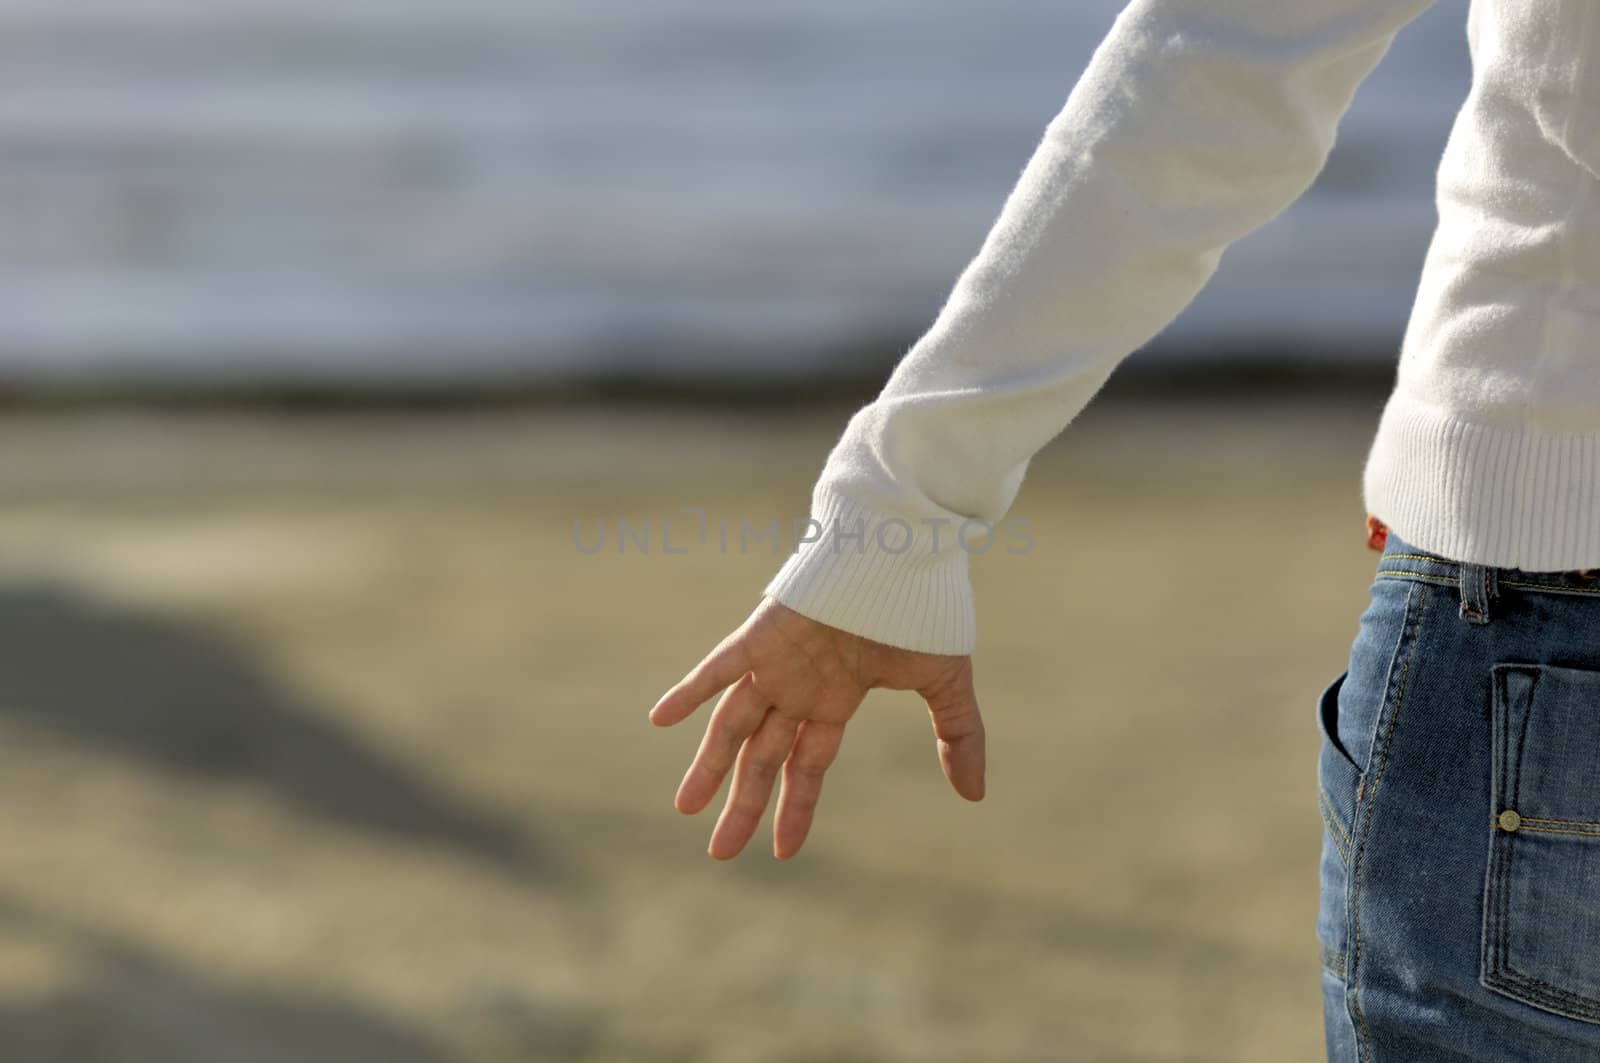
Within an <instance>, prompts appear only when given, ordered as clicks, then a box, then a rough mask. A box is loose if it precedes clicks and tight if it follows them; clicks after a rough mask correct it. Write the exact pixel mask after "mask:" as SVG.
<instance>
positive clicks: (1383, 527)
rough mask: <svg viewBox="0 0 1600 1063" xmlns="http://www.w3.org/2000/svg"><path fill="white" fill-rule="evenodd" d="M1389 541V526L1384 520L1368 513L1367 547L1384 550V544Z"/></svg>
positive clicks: (1379, 550) (1380, 551)
mask: <svg viewBox="0 0 1600 1063" xmlns="http://www.w3.org/2000/svg"><path fill="white" fill-rule="evenodd" d="M1388 541H1389V526H1388V525H1387V524H1385V523H1384V522H1383V521H1381V520H1379V519H1378V518H1377V517H1374V516H1373V515H1372V514H1371V513H1368V514H1367V549H1368V550H1377V551H1378V552H1379V553H1382V552H1383V544H1384V543H1386V542H1388Z"/></svg>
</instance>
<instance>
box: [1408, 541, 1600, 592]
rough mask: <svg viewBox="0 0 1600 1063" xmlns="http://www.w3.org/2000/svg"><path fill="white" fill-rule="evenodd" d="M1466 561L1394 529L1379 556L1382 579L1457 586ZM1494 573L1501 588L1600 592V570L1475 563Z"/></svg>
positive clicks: (1480, 567)
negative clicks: (1413, 541) (1415, 541)
mask: <svg viewBox="0 0 1600 1063" xmlns="http://www.w3.org/2000/svg"><path fill="white" fill-rule="evenodd" d="M1464 567H1468V566H1465V565H1463V563H1461V562H1458V561H1452V560H1450V559H1449V558H1445V557H1440V556H1438V555H1437V554H1431V553H1429V552H1428V551H1426V550H1419V549H1417V548H1416V547H1414V546H1412V545H1411V544H1409V543H1407V542H1404V541H1403V540H1401V538H1400V537H1399V536H1398V535H1396V534H1395V533H1394V531H1393V530H1392V529H1391V530H1390V531H1389V533H1388V537H1387V539H1386V541H1385V542H1384V544H1383V554H1382V556H1380V557H1379V558H1378V573H1377V574H1378V578H1380V579H1415V580H1422V581H1424V582H1427V583H1439V584H1448V585H1451V586H1454V585H1456V584H1458V583H1459V582H1460V580H1461V570H1462V568H1464ZM1471 567H1474V568H1478V569H1485V570H1487V571H1489V572H1492V573H1493V579H1494V582H1495V583H1496V584H1497V585H1498V586H1500V587H1509V588H1516V589H1520V590H1533V591H1548V592H1551V593H1554V594H1581V595H1600V569H1586V570H1583V571H1569V572H1528V571H1526V570H1524V569H1520V568H1500V567H1495V566H1492V565H1488V566H1471Z"/></svg>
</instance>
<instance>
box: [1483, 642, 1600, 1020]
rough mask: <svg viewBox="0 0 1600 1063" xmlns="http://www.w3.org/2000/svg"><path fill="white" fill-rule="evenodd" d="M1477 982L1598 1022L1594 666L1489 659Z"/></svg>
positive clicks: (1599, 831)
mask: <svg viewBox="0 0 1600 1063" xmlns="http://www.w3.org/2000/svg"><path fill="white" fill-rule="evenodd" d="M1490 675H1491V685H1492V689H1493V703H1494V711H1493V727H1494V734H1493V758H1494V759H1493V773H1494V774H1493V780H1492V784H1491V788H1492V793H1493V808H1492V809H1491V810H1490V814H1489V823H1488V828H1489V831H1490V843H1489V870H1488V875H1487V878H1486V880H1485V884H1484V899H1483V942H1482V979H1481V980H1482V982H1483V984H1484V985H1485V986H1486V987H1488V988H1489V989H1492V990H1494V991H1496V992H1498V993H1501V994H1503V995H1505V996H1508V997H1512V998H1513V999H1516V1000H1520V1001H1522V1002H1523V1003H1525V1004H1531V1005H1533V1006H1534V1007H1536V1008H1541V1009H1543V1010H1545V1011H1551V1012H1555V1013H1557V1014H1559V1015H1565V1016H1567V1017H1568V1018H1573V1019H1579V1020H1582V1021H1584V1022H1596V1023H1600V671H1591V670H1587V669H1579V668H1557V667H1554V666H1551V665H1533V664H1497V665H1495V666H1494V667H1493V668H1492V669H1491V670H1490Z"/></svg>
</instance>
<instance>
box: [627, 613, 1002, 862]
mask: <svg viewBox="0 0 1600 1063" xmlns="http://www.w3.org/2000/svg"><path fill="white" fill-rule="evenodd" d="M874 687H885V688H888V689H890V690H915V691H916V692H917V693H918V694H920V695H922V698H923V700H924V701H926V702H927V703H928V711H929V713H930V714H931V715H932V717H933V733H934V736H935V738H936V739H937V742H938V749H939V761H940V763H941V764H943V766H944V773H945V777H946V778H948V779H949V780H950V785H951V786H953V787H955V790H956V793H958V794H960V795H961V796H962V797H965V798H967V799H968V800H969V801H978V800H981V799H982V798H983V744H984V740H983V719H982V717H981V716H980V715H979V714H978V700H977V696H976V694H975V693H974V691H973V687H972V658H971V657H952V656H945V655H941V654H933V653H917V652H914V651H912V650H903V649H899V648H897V647H894V646H887V645H884V644H883V643H881V642H873V641H872V640H870V639H865V638H862V637H860V636H859V635H852V634H850V633H849V632H845V631H840V630H839V629H838V628H833V627H829V626H828V625H826V624H821V623H818V622H817V621H815V620H812V619H810V618H809V617H805V616H802V615H800V614H799V613H797V612H795V611H794V610H792V609H790V608H788V607H786V606H784V605H782V604H780V603H778V602H776V601H774V600H772V599H770V598H769V599H764V600H763V601H762V603H761V604H760V605H759V606H757V607H756V610H755V612H753V613H751V614H750V618H749V619H748V620H746V621H745V622H744V623H743V624H742V625H741V626H740V627H739V629H738V630H736V631H734V632H733V633H732V634H731V635H729V636H728V637H727V638H725V639H723V640H722V642H721V643H720V644H718V646H717V648H716V649H714V650H712V651H711V653H710V654H709V655H707V657H706V658H705V660H703V661H701V662H700V663H699V664H698V665H696V666H695V668H694V670H693V671H691V672H690V673H689V674H688V675H687V676H685V677H684V678H683V679H682V680H680V681H679V683H678V684H677V685H676V686H674V687H673V688H672V689H671V690H669V691H667V693H666V694H665V695H663V696H662V698H661V700H660V701H658V702H656V706H655V708H653V709H651V710H650V722H651V723H653V724H656V725H657V726H659V727H667V726H670V725H672V724H675V723H679V722H681V721H683V720H686V719H688V718H689V716H690V715H692V714H693V713H694V711H695V709H697V708H699V707H700V706H701V705H702V704H704V703H705V702H706V701H707V700H708V699H709V698H710V697H711V695H713V694H715V693H716V692H717V691H719V690H724V691H725V692H724V693H723V695H722V698H721V699H720V700H719V701H718V702H717V707H716V709H714V710H713V711H712V713H711V719H710V720H709V721H708V722H707V724H706V733H705V737H704V738H703V739H701V742H700V751H699V752H698V753H697V754H695V758H694V763H692V764H690V765H689V770H688V772H687V773H686V774H685V775H684V777H683V782H682V783H681V784H680V785H679V786H678V796H677V799H676V801H675V802H674V803H675V804H676V805H677V808H678V811H680V812H684V813H690V814H693V813H695V812H699V811H700V810H701V809H703V808H705V807H706V806H707V805H708V804H710V803H711V799H712V798H714V797H716V795H717V791H718V790H719V789H721V788H722V780H723V778H724V777H725V776H726V775H727V774H728V772H729V770H730V769H731V770H732V771H733V786H732V788H731V789H730V790H729V792H728V800H727V802H726V804H724V805H723V808H722V815H721V817H720V818H719V819H718V820H717V825H716V828H715V829H714V830H713V831H712V833H711V845H710V848H709V852H710V853H711V855H712V856H714V857H716V858H717V859H719V860H727V859H729V858H731V857H734V856H737V855H738V854H739V851H740V850H742V849H743V848H744V847H745V844H746V843H747V842H749V840H750V838H751V836H752V835H754V834H755V831H756V827H757V826H758V825H759V824H760V822H761V815H762V813H763V812H765V811H766V808H767V801H768V800H769V799H770V798H771V796H772V785H773V783H774V782H776V781H777V778H778V771H779V769H780V768H781V769H782V770H783V786H782V789H781V791H780V792H779V795H778V814H777V819H776V820H775V821H774V823H773V828H772V852H773V855H774V856H776V857H778V858H779V859H780V860H783V859H787V858H789V857H791V856H793V855H794V854H795V853H796V852H797V851H798V850H799V849H800V846H801V844H802V843H803V842H804V841H805V839H806V834H807V832H809V831H810V830H811V818H812V814H813V813H814V812H815V810H816V807H817V798H818V796H819V795H820V794H821V792H822V777H823V775H824V774H825V773H826V772H827V770H828V766H829V765H830V764H832V763H833V758H834V756H835V755H836V754H837V753H838V752H839V742H840V740H841V739H843V737H844V725H845V724H846V723H848V722H849V720H850V717H851V716H853V715H855V711H856V708H857V707H858V706H860V704H861V699H862V698H864V697H865V696H866V693H867V691H869V690H871V689H872V688H874Z"/></svg>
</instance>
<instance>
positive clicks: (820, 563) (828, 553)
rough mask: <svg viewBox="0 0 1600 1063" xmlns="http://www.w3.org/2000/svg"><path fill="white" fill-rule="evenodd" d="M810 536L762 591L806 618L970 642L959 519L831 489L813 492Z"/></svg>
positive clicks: (927, 643) (932, 641) (900, 642)
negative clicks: (877, 504)
mask: <svg viewBox="0 0 1600 1063" xmlns="http://www.w3.org/2000/svg"><path fill="white" fill-rule="evenodd" d="M812 520H813V521H814V522H815V523H814V524H813V526H812V535H813V536H815V541H814V542H807V543H802V544H800V545H798V546H797V547H796V549H795V553H794V554H793V555H792V556H791V557H790V558H789V560H788V561H786V562H785V563H784V565H783V567H782V568H781V569H779V570H778V574H777V575H776V576H774V577H773V578H772V582H770V583H769V584H767V588H766V591H765V593H766V595H767V596H768V597H770V598H775V599H777V600H778V601H780V602H782V603H783V604H784V605H786V606H788V607H789V608H790V609H793V610H794V611H795V612H797V613H801V614H803V615H805V616H808V617H810V618H811V619H813V620H817V621H820V622H821V623H824V624H828V625H829V626H831V627H836V628H840V629H841V630H844V631H848V632H850V633H851V634H855V635H861V636H863V637H864V638H869V639H872V640H874V641H876V642H883V643H887V644H888V645H890V646H899V647H901V648H903V649H908V650H919V651H921V652H923V653H946V654H968V653H971V652H972V649H973V646H974V645H975V644H976V642H977V624H976V621H975V617H974V610H973V605H972V584H971V580H970V578H969V576H968V572H967V555H966V552H965V550H964V549H963V548H962V546H961V543H960V540H959V531H960V521H959V520H950V521H945V522H940V523H930V522H928V521H914V520H911V519H909V518H904V517H895V516H893V515H891V514H886V513H880V512H878V511H876V510H873V509H871V508H870V507H868V506H866V505H864V504H862V503H860V502H857V501H854V500H852V499H847V498H844V497H841V496H839V495H836V494H832V493H827V492H823V493H819V496H818V497H817V499H816V500H815V502H814V506H813V512H812Z"/></svg>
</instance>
